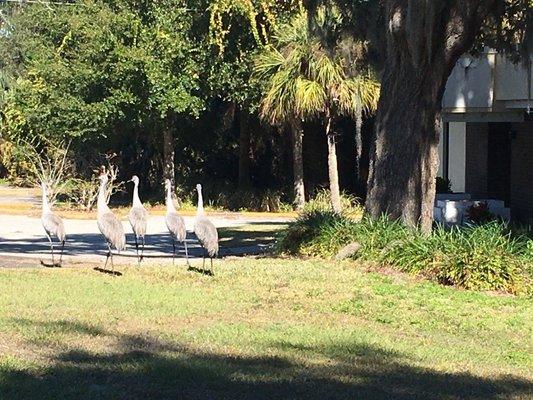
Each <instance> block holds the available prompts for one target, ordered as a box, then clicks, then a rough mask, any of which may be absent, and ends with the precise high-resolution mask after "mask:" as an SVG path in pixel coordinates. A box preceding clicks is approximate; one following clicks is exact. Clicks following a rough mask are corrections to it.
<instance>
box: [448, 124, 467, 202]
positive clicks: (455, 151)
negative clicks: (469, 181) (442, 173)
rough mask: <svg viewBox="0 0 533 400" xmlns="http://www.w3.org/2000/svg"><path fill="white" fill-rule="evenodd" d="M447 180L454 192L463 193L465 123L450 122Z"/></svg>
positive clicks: (464, 176)
mask: <svg viewBox="0 0 533 400" xmlns="http://www.w3.org/2000/svg"><path fill="white" fill-rule="evenodd" d="M449 146H450V147H449V156H448V157H449V159H448V160H449V161H448V179H449V180H450V181H451V184H452V190H453V191H454V192H464V191H465V178H466V174H465V164H466V123H465V122H450V128H449Z"/></svg>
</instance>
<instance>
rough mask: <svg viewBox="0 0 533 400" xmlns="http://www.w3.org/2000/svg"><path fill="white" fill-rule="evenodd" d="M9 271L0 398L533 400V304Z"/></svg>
mask: <svg viewBox="0 0 533 400" xmlns="http://www.w3.org/2000/svg"><path fill="white" fill-rule="evenodd" d="M123 272H124V275H123V276H122V277H115V278H114V277H111V276H108V275H104V274H99V273H97V272H95V271H93V270H91V269H90V268H88V267H87V268H65V269H11V270H7V269H4V270H0V355H1V358H0V398H1V399H240V398H247V399H293V398H301V399H321V400H322V399H521V398H523V399H526V398H531V395H532V394H533V392H532V389H533V386H532V385H533V360H532V352H531V351H532V342H531V340H532V328H533V321H532V318H533V317H532V315H533V312H532V311H533V310H532V306H531V300H530V299H528V298H525V297H511V296H497V295H492V294H485V293H477V292H467V291H460V290H456V289H454V288H448V287H443V286H439V285H436V284H432V283H429V282H425V281H417V280H415V279H413V278H411V277H408V276H405V275H401V274H392V273H389V274H388V275H385V274H382V273H375V272H368V271H367V270H366V269H365V268H364V267H363V266H362V265H358V264H354V263H348V262H347V263H333V262H326V261H301V260H282V259H268V258H265V259H253V258H244V259H226V260H224V261H218V262H216V264H215V273H216V275H215V276H214V277H208V276H204V275H200V274H197V273H193V272H187V271H186V270H184V268H181V267H175V268H170V267H157V266H149V265H144V266H143V267H142V268H134V267H132V268H128V269H125V270H123Z"/></svg>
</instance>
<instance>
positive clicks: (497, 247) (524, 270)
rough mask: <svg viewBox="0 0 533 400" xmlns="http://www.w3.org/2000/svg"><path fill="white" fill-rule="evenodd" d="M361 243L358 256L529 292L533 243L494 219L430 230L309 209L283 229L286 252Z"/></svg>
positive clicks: (456, 280)
mask: <svg viewBox="0 0 533 400" xmlns="http://www.w3.org/2000/svg"><path fill="white" fill-rule="evenodd" d="M354 242H356V243H358V244H359V245H360V246H361V247H360V249H359V250H358V251H357V252H356V253H355V254H354V255H353V256H352V258H357V259H360V260H363V261H368V262H374V263H378V264H384V265H389V266H392V267H395V268H397V269H399V270H402V271H405V272H409V273H414V274H419V275H422V276H425V277H427V278H429V279H432V280H436V281H438V282H439V283H442V284H446V285H454V286H459V287H463V288H465V289H476V290H497V291H503V292H508V293H522V292H526V291H527V292H528V291H530V288H531V284H530V282H531V279H530V277H531V272H532V264H533V252H532V249H533V242H532V240H531V239H528V238H527V237H526V236H524V235H519V236H513V234H512V232H511V231H510V230H509V228H508V226H507V225H505V224H503V223H498V222H491V223H488V224H484V225H476V226H469V227H452V228H444V227H442V226H439V227H437V228H435V229H434V230H433V231H432V233H431V234H429V235H424V234H422V233H420V232H419V231H417V230H413V229H410V228H407V227H406V226H405V225H403V224H402V223H400V222H398V221H390V220H389V219H387V218H385V217H382V218H379V219H377V220H372V219H370V218H363V219H362V220H360V221H357V220H354V219H350V218H348V217H346V216H343V215H338V214H335V213H333V212H322V211H312V212H309V213H303V214H301V215H300V217H299V218H298V219H297V220H296V221H295V222H294V223H292V224H291V225H290V226H289V227H288V229H287V230H286V231H285V232H284V233H283V235H282V236H281V237H280V239H279V242H278V249H279V250H280V251H281V252H285V253H289V254H293V255H303V256H313V257H327V258H331V257H333V256H335V255H336V254H337V252H338V251H339V250H340V249H341V248H342V247H343V246H345V245H347V244H350V243H354Z"/></svg>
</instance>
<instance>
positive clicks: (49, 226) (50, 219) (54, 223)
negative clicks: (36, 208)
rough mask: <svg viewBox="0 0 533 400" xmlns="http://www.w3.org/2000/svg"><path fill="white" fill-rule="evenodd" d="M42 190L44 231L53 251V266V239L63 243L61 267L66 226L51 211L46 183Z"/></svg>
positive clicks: (61, 257) (43, 184)
mask: <svg viewBox="0 0 533 400" xmlns="http://www.w3.org/2000/svg"><path fill="white" fill-rule="evenodd" d="M41 189H42V192H43V205H42V212H41V222H42V224H43V228H44V231H45V232H46V236H47V237H48V241H49V242H50V249H52V265H53V266H55V265H56V263H55V260H54V244H53V242H52V237H53V236H54V237H56V238H57V240H59V242H60V243H61V255H60V256H59V264H58V265H59V266H61V263H62V262H63V249H64V247H65V240H66V235H65V226H64V225H63V220H62V219H61V218H59V217H58V216H57V215H56V214H54V213H53V212H52V210H51V209H50V203H49V202H48V195H47V193H46V183H44V182H41ZM41 263H42V261H41Z"/></svg>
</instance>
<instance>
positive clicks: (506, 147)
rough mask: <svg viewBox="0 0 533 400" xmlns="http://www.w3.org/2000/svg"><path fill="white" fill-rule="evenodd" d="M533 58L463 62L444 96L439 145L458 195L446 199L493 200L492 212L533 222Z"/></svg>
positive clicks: (488, 56) (442, 172)
mask: <svg viewBox="0 0 533 400" xmlns="http://www.w3.org/2000/svg"><path fill="white" fill-rule="evenodd" d="M532 61H533V54H531V56H530V57H529V60H525V61H523V62H521V63H519V64H513V63H512V62H511V61H510V60H509V59H507V58H506V57H505V56H503V55H501V54H498V53H496V52H494V51H486V52H485V53H484V54H483V55H482V56H480V57H477V58H473V57H470V56H464V57H462V58H461V59H460V60H459V61H458V63H457V65H456V66H455V68H454V70H453V71H452V74H451V75H450V77H449V79H448V82H447V85H446V90H445V93H444V97H443V104H442V106H443V112H442V121H443V123H442V132H441V141H440V145H439V155H440V160H441V163H440V168H439V176H441V177H444V178H447V179H449V180H450V182H451V188H452V191H453V192H454V193H458V194H457V195H453V196H442V195H441V196H440V198H441V200H443V199H444V198H448V200H450V201H454V200H459V201H467V200H469V199H471V200H493V201H491V202H490V204H491V207H492V208H494V210H491V211H496V213H497V214H501V215H503V216H505V214H506V213H509V211H510V217H511V219H512V220H514V221H517V222H525V223H527V222H533V96H532V92H533V87H532V82H533V70H532V68H531V66H532ZM467 205H468V204H466V205H465V206H467ZM439 206H441V208H442V210H444V208H445V207H444V204H443V203H442V202H441V203H440V204H439ZM465 206H463V211H464V207H465ZM439 213H440V211H439V210H436V218H439V215H438V214H439ZM458 222H459V221H458Z"/></svg>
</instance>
